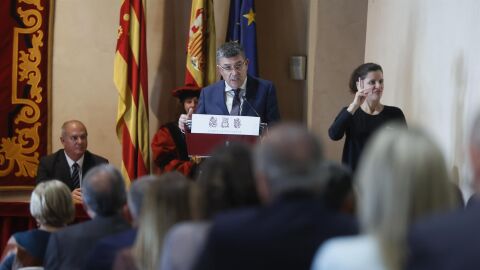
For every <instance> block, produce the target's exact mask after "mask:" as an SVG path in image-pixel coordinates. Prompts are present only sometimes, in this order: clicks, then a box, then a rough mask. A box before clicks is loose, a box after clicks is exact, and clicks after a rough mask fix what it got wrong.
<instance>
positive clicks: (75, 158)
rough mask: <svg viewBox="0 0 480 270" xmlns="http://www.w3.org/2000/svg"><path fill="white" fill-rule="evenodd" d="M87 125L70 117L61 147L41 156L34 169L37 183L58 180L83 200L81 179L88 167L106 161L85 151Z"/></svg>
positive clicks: (79, 200) (63, 129) (63, 127)
mask: <svg viewBox="0 0 480 270" xmlns="http://www.w3.org/2000/svg"><path fill="white" fill-rule="evenodd" d="M87 135H88V134H87V128H86V127H85V125H84V124H83V123H82V122H80V121H78V120H70V121H67V122H65V123H64V124H63V125H62V136H61V137H60V141H61V142H62V144H63V149H60V150H58V151H57V152H55V153H53V154H50V155H48V156H45V157H42V158H41V159H40V164H39V165H38V170H37V178H36V182H37V184H38V183H40V182H43V181H47V180H51V179H58V180H60V181H62V182H64V183H65V184H66V185H67V186H68V187H69V188H70V190H72V196H73V199H74V200H75V201H76V202H81V201H82V192H81V189H80V182H81V180H82V177H83V175H85V174H86V173H87V171H88V170H90V169H91V168H93V167H95V166H96V165H99V164H102V163H108V160H107V159H105V158H103V157H101V156H97V155H95V154H92V153H91V152H89V151H87V144H88V141H87Z"/></svg>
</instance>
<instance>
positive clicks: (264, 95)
mask: <svg viewBox="0 0 480 270" xmlns="http://www.w3.org/2000/svg"><path fill="white" fill-rule="evenodd" d="M246 88H247V89H246V96H245V98H246V99H247V101H248V103H246V102H243V105H242V116H257V113H258V116H260V117H261V121H262V122H264V123H269V124H271V123H274V122H278V121H280V113H279V112H278V103H277V90H276V88H275V85H273V83H272V82H270V81H267V80H263V79H260V78H255V77H251V76H248V79H247V85H246ZM253 108H255V110H254V109H253ZM195 113H198V114H216V115H228V114H229V113H228V109H227V106H226V104H225V81H223V80H221V81H218V82H216V83H214V84H212V85H209V86H207V87H205V88H203V89H202V92H200V98H199V100H198V106H197V110H196V112H195Z"/></svg>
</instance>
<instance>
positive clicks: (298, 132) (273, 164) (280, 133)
mask: <svg viewBox="0 0 480 270" xmlns="http://www.w3.org/2000/svg"><path fill="white" fill-rule="evenodd" d="M322 160H323V154H322V149H321V145H320V142H319V141H318V140H317V138H316V137H315V136H314V135H313V134H312V133H310V132H309V131H308V130H307V129H306V128H305V127H303V126H301V125H298V124H288V123H285V124H279V125H277V126H275V127H273V128H272V129H270V131H269V133H268V135H267V136H266V137H265V138H264V139H263V140H262V141H261V142H260V143H259V144H257V146H256V149H255V156H254V164H255V171H256V175H255V176H256V180H257V191H258V193H259V196H260V198H261V200H262V201H263V202H269V201H272V200H274V199H276V198H278V197H280V196H282V195H284V194H285V193H290V192H295V191H308V192H312V191H317V192H320V191H321V190H320V189H321V188H322V187H321V186H322V181H321V180H320V178H319V165H320V163H321V162H322Z"/></svg>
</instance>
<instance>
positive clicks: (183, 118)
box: [178, 108, 193, 133]
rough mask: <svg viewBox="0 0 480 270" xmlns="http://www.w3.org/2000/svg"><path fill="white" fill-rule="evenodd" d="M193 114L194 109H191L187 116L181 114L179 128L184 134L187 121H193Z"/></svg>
mask: <svg viewBox="0 0 480 270" xmlns="http://www.w3.org/2000/svg"><path fill="white" fill-rule="evenodd" d="M192 114H193V109H192V108H190V109H189V110H188V113H187V114H181V115H180V117H179V118H178V127H179V128H180V130H181V131H182V132H183V133H185V124H186V123H187V120H190V119H192Z"/></svg>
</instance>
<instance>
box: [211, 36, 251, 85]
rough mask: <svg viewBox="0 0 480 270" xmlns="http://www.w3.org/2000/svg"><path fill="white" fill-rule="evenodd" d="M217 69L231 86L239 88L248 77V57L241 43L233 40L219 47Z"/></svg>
mask: <svg viewBox="0 0 480 270" xmlns="http://www.w3.org/2000/svg"><path fill="white" fill-rule="evenodd" d="M217 70H218V72H219V73H220V75H222V78H223V79H224V80H225V82H226V83H227V84H228V85H229V86H230V87H232V88H234V89H237V88H240V87H241V86H242V85H243V82H244V81H245V79H246V78H247V70H248V59H246V58H245V51H244V49H243V47H242V45H241V44H240V43H238V42H234V41H231V42H227V43H224V44H223V45H222V46H220V48H218V50H217Z"/></svg>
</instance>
